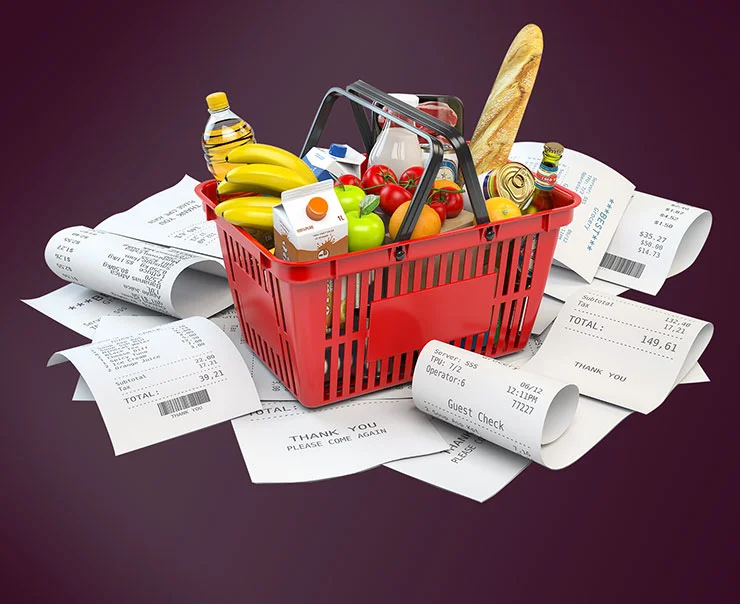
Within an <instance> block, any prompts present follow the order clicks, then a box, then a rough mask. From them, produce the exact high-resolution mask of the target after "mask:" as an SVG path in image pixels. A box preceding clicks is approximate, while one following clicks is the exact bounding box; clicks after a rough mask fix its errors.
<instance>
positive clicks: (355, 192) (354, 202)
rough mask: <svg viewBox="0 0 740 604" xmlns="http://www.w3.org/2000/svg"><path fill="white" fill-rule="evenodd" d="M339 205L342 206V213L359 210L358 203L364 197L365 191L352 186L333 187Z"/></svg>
mask: <svg viewBox="0 0 740 604" xmlns="http://www.w3.org/2000/svg"><path fill="white" fill-rule="evenodd" d="M334 191H336V193H337V198H338V199H339V203H341V204H342V209H343V210H344V213H345V214H346V213H347V212H352V211H353V210H357V211H359V210H360V202H361V201H362V200H363V198H364V197H365V191H363V190H362V189H361V188H360V187H355V186H354V185H343V184H337V185H335V186H334Z"/></svg>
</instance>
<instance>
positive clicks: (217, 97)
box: [206, 92, 229, 111]
mask: <svg viewBox="0 0 740 604" xmlns="http://www.w3.org/2000/svg"><path fill="white" fill-rule="evenodd" d="M206 103H208V109H210V110H211V111H220V110H221V109H226V108H227V107H228V106H229V99H227V98H226V93H225V92H212V93H211V94H209V95H208V96H207V97H206Z"/></svg>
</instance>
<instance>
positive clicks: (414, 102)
mask: <svg viewBox="0 0 740 604" xmlns="http://www.w3.org/2000/svg"><path fill="white" fill-rule="evenodd" d="M391 96H392V97H393V98H394V99H398V100H399V101H401V102H402V103H406V104H407V105H411V106H412V107H418V106H419V97H418V96H416V95H415V94H404V93H402V92H393V93H391Z"/></svg>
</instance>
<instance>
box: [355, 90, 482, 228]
mask: <svg viewBox="0 0 740 604" xmlns="http://www.w3.org/2000/svg"><path fill="white" fill-rule="evenodd" d="M347 90H349V91H350V92H354V93H356V94H360V95H362V96H364V97H367V98H369V99H371V100H373V101H375V102H377V103H381V104H382V105H383V106H384V107H385V108H386V109H391V110H392V111H395V112H396V113H400V114H401V115H403V116H404V117H408V118H410V119H412V120H414V121H415V122H416V123H418V124H421V125H422V126H424V127H426V128H429V129H430V130H433V131H434V132H436V133H437V134H441V135H442V136H444V137H445V138H446V139H447V140H449V141H450V144H451V145H452V148H453V149H454V150H455V153H456V154H457V159H458V163H459V165H460V169H461V170H462V173H463V177H464V178H465V186H466V188H467V190H468V197H469V198H470V205H471V207H472V208H473V214H475V221H476V223H478V224H485V223H486V222H489V218H488V211H487V210H486V204H485V201H484V199H483V190H482V189H481V187H480V183H479V182H478V175H477V174H476V172H475V164H474V163H473V156H472V155H471V154H470V147H468V144H467V143H466V142H465V138H464V137H463V135H462V134H461V133H460V132H459V131H458V130H457V128H455V127H454V126H450V125H449V124H447V123H445V122H443V121H441V120H438V119H437V118H436V117H433V116H431V115H429V114H428V113H424V112H423V111H421V110H420V109H417V108H416V107H411V106H410V105H408V104H407V103H404V102H402V101H399V100H398V99H396V98H394V97H392V96H391V95H389V94H386V93H385V92H383V91H381V90H378V89H377V88H375V87H374V86H371V85H370V84H368V83H367V82H363V81H362V80H357V81H356V82H355V83H354V84H350V85H349V86H347Z"/></svg>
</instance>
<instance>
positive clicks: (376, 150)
mask: <svg viewBox="0 0 740 604" xmlns="http://www.w3.org/2000/svg"><path fill="white" fill-rule="evenodd" d="M391 96H392V97H394V98H396V99H398V100H399V101H403V102H404V103H407V104H409V105H411V106H412V107H417V106H418V105H419V97H418V96H416V95H414V94H392V95H391ZM391 113H393V112H391ZM393 114H394V115H398V114H397V113H393ZM398 117H402V116H400V115H399V116H398ZM368 164H369V165H371V166H374V165H376V164H382V165H384V166H388V167H389V168H390V169H391V170H393V173H394V174H395V175H396V177H398V178H401V174H403V172H404V171H405V170H406V169H407V168H410V167H411V166H423V165H424V164H423V163H422V155H421V147H420V146H419V139H418V138H417V136H416V134H414V133H413V132H411V131H410V130H407V129H406V128H404V127H403V126H399V125H398V124H394V123H393V122H391V121H390V120H385V125H384V126H383V130H382V131H381V133H380V135H379V136H378V140H377V141H375V145H374V146H373V148H372V149H371V150H370V157H369V158H368Z"/></svg>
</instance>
